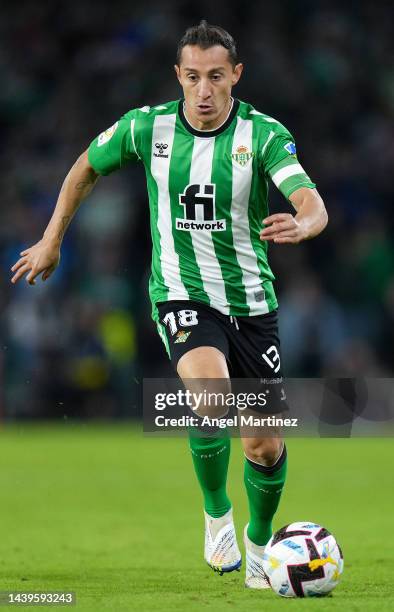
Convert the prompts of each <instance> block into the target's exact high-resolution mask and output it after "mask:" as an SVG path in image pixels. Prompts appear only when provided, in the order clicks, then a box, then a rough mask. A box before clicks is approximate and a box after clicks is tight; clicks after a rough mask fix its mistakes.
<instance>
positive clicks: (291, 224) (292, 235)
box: [260, 213, 306, 244]
mask: <svg viewBox="0 0 394 612" xmlns="http://www.w3.org/2000/svg"><path fill="white" fill-rule="evenodd" d="M263 223H264V225H265V226H266V227H265V228H264V229H262V230H261V232H260V240H271V241H272V242H277V243H282V244H285V243H288V244H298V243H299V242H301V241H302V240H305V238H306V235H305V232H304V231H303V229H302V226H301V224H300V222H299V221H297V219H296V218H295V217H293V215H291V214H290V213H278V214H276V215H270V216H269V217H266V218H265V219H263Z"/></svg>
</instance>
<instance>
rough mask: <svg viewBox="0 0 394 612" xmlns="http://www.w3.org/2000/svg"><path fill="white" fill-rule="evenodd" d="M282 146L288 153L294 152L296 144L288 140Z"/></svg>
mask: <svg viewBox="0 0 394 612" xmlns="http://www.w3.org/2000/svg"><path fill="white" fill-rule="evenodd" d="M284 148H285V149H286V151H287V152H288V153H290V155H295V154H296V146H295V144H294V142H288V143H287V144H285V146H284Z"/></svg>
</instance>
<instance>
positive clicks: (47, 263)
mask: <svg viewBox="0 0 394 612" xmlns="http://www.w3.org/2000/svg"><path fill="white" fill-rule="evenodd" d="M20 255H21V257H20V259H18V261H17V262H16V264H14V265H13V266H12V268H11V272H14V273H15V274H14V276H13V277H12V279H11V283H13V284H15V283H17V282H18V281H19V280H20V279H21V278H23V277H24V276H25V274H27V276H26V281H27V282H28V283H29V285H35V284H36V281H35V279H36V277H37V276H38V275H39V274H41V273H42V280H43V281H46V280H47V278H49V277H50V276H51V274H52V272H53V271H54V270H55V269H56V268H57V266H58V265H59V261H60V245H59V244H54V243H53V242H50V241H48V240H45V239H44V238H43V239H42V240H40V241H39V242H37V244H34V245H33V246H31V247H30V248H28V249H26V250H25V251H22V252H21V253H20Z"/></svg>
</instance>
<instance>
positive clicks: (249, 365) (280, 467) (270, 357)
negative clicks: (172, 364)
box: [231, 313, 287, 588]
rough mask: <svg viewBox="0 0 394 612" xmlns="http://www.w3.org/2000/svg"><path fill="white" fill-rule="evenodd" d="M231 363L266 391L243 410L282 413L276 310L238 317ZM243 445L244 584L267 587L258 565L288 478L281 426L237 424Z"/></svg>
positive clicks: (260, 414)
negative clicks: (259, 401) (259, 403)
mask: <svg viewBox="0 0 394 612" xmlns="http://www.w3.org/2000/svg"><path fill="white" fill-rule="evenodd" d="M232 336H233V342H232V343H231V346H232V347H233V353H232V354H231V357H232V363H233V364H234V365H235V367H236V371H237V376H240V377H245V378H248V379H253V381H249V383H248V385H249V386H250V384H255V385H256V393H257V392H263V393H265V395H266V401H267V403H266V405H264V406H261V407H260V408H256V410H257V412H256V410H246V411H243V416H244V417H248V416H252V417H258V418H260V419H261V418H262V417H268V416H270V415H271V416H272V415H277V416H278V415H280V414H281V413H282V411H283V409H284V401H283V399H284V397H285V396H284V391H283V388H282V377H281V372H280V354H279V338H278V331H277V318H276V313H269V314H268V315H263V316H259V317H248V318H244V319H241V318H239V319H238V329H237V328H235V330H234V329H233V332H232ZM240 430H241V431H240V433H241V438H242V445H243V449H244V454H245V458H244V483H245V488H246V493H247V497H248V502H249V512H250V519H249V523H248V525H247V526H246V528H245V534H244V536H245V545H246V582H245V584H246V586H248V587H251V588H268V587H269V584H268V582H267V581H266V579H265V575H264V572H263V568H262V555H263V552H264V546H265V544H266V543H267V542H268V540H269V538H270V537H271V535H272V520H273V517H274V515H275V512H276V510H277V508H278V505H279V501H280V498H281V494H282V490H283V487H284V484H285V479H286V469H287V453H286V447H285V445H284V443H283V441H282V439H281V436H280V430H279V429H275V428H272V427H268V426H257V427H256V426H250V425H242V420H241V426H240Z"/></svg>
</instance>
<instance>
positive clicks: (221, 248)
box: [12, 21, 327, 589]
mask: <svg viewBox="0 0 394 612" xmlns="http://www.w3.org/2000/svg"><path fill="white" fill-rule="evenodd" d="M242 69H243V65H242V64H241V63H239V61H238V59H237V51H236V46H235V43H234V40H233V38H232V37H231V36H230V34H228V33H227V32H226V31H225V30H223V29H222V28H220V27H216V26H211V25H209V24H207V23H206V21H202V22H201V23H200V24H199V25H198V26H195V27H191V28H189V29H188V30H187V31H186V33H185V35H184V36H183V38H182V39H181V41H180V43H179V46H178V52H177V59H176V65H175V72H176V76H177V78H178V81H179V83H180V85H181V87H182V90H183V99H181V100H176V101H174V102H165V103H163V104H159V105H157V106H154V107H153V108H150V107H149V106H144V107H142V108H139V109H134V110H131V111H129V112H127V113H126V114H125V115H123V117H121V118H120V119H119V120H118V121H116V123H114V125H113V126H112V127H110V128H108V129H107V130H106V131H105V132H103V133H101V134H100V135H99V136H98V137H97V138H95V139H94V140H93V142H92V143H91V145H90V146H89V148H88V149H87V150H86V151H85V152H84V153H82V155H81V156H80V157H79V159H78V160H77V161H76V163H75V164H74V166H73V167H72V168H71V170H70V172H69V173H68V175H67V177H66V179H65V181H64V183H63V186H62V189H61V191H60V194H59V198H58V201H57V204H56V208H55V210H54V213H53V216H52V218H51V220H50V222H49V224H48V226H47V228H46V230H45V232H44V235H43V237H42V239H41V240H40V241H39V242H38V243H37V244H35V245H34V246H32V247H30V248H28V249H26V250H25V251H23V252H22V253H21V257H20V259H19V260H18V261H17V263H16V264H15V265H14V266H13V268H12V271H13V272H14V276H13V278H12V282H13V283H16V282H17V281H19V280H20V279H21V278H22V277H23V276H24V275H26V280H27V281H28V282H29V283H30V284H31V285H33V284H35V279H36V277H37V276H38V275H39V274H42V279H43V280H47V279H48V278H49V276H50V275H51V274H52V272H53V271H54V270H55V268H56V266H57V265H58V263H59V257H60V247H61V243H62V239H63V236H64V233H65V231H66V229H67V226H68V225H69V223H70V221H71V219H72V217H73V215H74V213H75V212H76V210H77V208H78V206H79V205H80V203H81V201H82V200H83V199H84V198H85V197H86V196H87V195H88V194H89V193H90V191H91V190H92V188H93V186H94V185H95V183H96V181H97V180H98V177H99V176H105V175H107V174H109V173H111V172H113V171H115V170H118V169H120V168H122V167H123V166H126V165H127V164H128V163H130V162H142V164H143V165H144V168H145V172H146V179H147V188H148V194H149V204H150V215H151V233H152V241H153V254H152V274H151V278H150V283H149V291H150V297H151V300H152V304H153V319H154V320H155V322H156V323H157V327H158V331H159V334H160V336H161V338H162V340H163V341H164V344H165V346H166V349H167V352H168V355H169V357H170V359H171V361H172V363H173V365H174V367H175V369H176V371H177V372H178V375H179V376H180V378H181V379H182V380H185V381H190V380H192V379H193V380H194V379H198V380H203V379H221V380H223V381H229V379H230V375H231V376H232V377H237V378H258V379H262V380H263V381H265V383H266V385H271V387H272V389H274V388H279V387H280V386H281V384H282V377H281V363H280V347H279V338H278V325H277V308H278V303H277V300H276V297H275V293H274V289H273V285H272V281H273V279H274V277H273V274H272V272H271V270H270V267H269V265H268V262H267V246H268V243H269V242H275V243H277V244H298V243H299V242H301V241H302V240H306V239H309V238H313V237H314V236H316V235H317V234H319V233H320V232H321V231H322V230H323V229H324V227H325V226H326V224H327V213H326V210H325V207H324V204H323V201H322V199H321V197H320V196H319V194H318V192H317V191H316V189H315V184H314V183H313V182H312V181H311V179H310V178H309V177H308V175H307V174H306V172H305V170H304V169H303V167H302V166H301V164H300V163H299V161H298V159H297V156H296V146H295V144H294V139H293V137H292V135H291V134H290V133H289V132H288V131H287V129H286V128H285V127H284V126H283V125H282V124H281V123H279V122H278V121H277V120H275V119H273V118H272V117H269V116H267V115H265V114H264V113H262V112H260V111H259V110H256V109H254V108H253V106H251V105H250V104H248V103H246V102H242V101H240V100H238V99H236V98H234V97H233V96H232V88H233V86H234V85H236V84H237V82H238V81H239V79H240V77H241V74H242ZM270 86H272V84H270ZM262 87H264V84H262ZM269 179H271V180H272V181H273V183H274V184H275V186H276V187H277V188H278V189H279V190H280V191H281V193H282V194H283V195H284V197H285V198H287V199H288V200H289V201H290V202H291V204H292V205H293V207H294V209H295V214H290V213H279V214H273V215H269V214H268V204H267V198H268V182H269ZM267 397H268V396H267ZM272 398H273V399H272V401H271V400H270V401H268V403H267V405H266V406H265V407H264V413H266V414H272V415H273V414H277V413H279V412H281V411H282V407H281V401H280V396H279V394H275V393H272ZM275 398H276V399H275ZM253 410H254V411H256V410H257V413H260V412H262V411H261V410H258V409H257V408H253ZM242 443H243V448H244V453H245V477H244V483H245V487H246V493H247V496H248V501H249V508H250V520H249V523H248V525H247V526H246V528H245V531H244V540H245V546H246V581H245V584H246V586H248V587H250V588H260V589H263V588H267V587H268V586H269V585H268V583H267V582H266V579H265V576H264V573H263V569H262V555H263V551H264V545H265V544H266V543H267V541H268V539H269V538H270V536H271V534H272V519H273V516H274V514H275V512H276V509H277V507H278V504H279V500H280V496H281V492H282V489H283V486H284V483H285V477H286V467H287V455H286V447H285V445H284V443H283V441H282V439H281V436H280V435H279V433H278V435H276V436H268V435H267V436H257V437H250V436H244V437H243V438H242ZM190 446H191V452H192V459H193V463H194V468H195V471H196V475H197V478H198V482H199V484H200V486H201V490H202V494H203V498H204V512H205V559H206V561H207V562H208V564H209V565H210V566H211V567H212V568H213V569H215V570H217V571H219V572H220V573H223V572H230V571H232V570H235V569H239V567H240V565H241V554H240V551H239V548H238V544H237V539H236V534H235V530H234V523H233V515H232V505H231V501H230V499H229V497H228V495H227V492H226V479H227V468H228V462H229V455H230V439H229V437H228V436H226V435H218V434H217V435H212V433H211V435H209V436H205V437H204V436H203V437H201V436H196V435H193V434H191V435H190Z"/></svg>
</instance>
